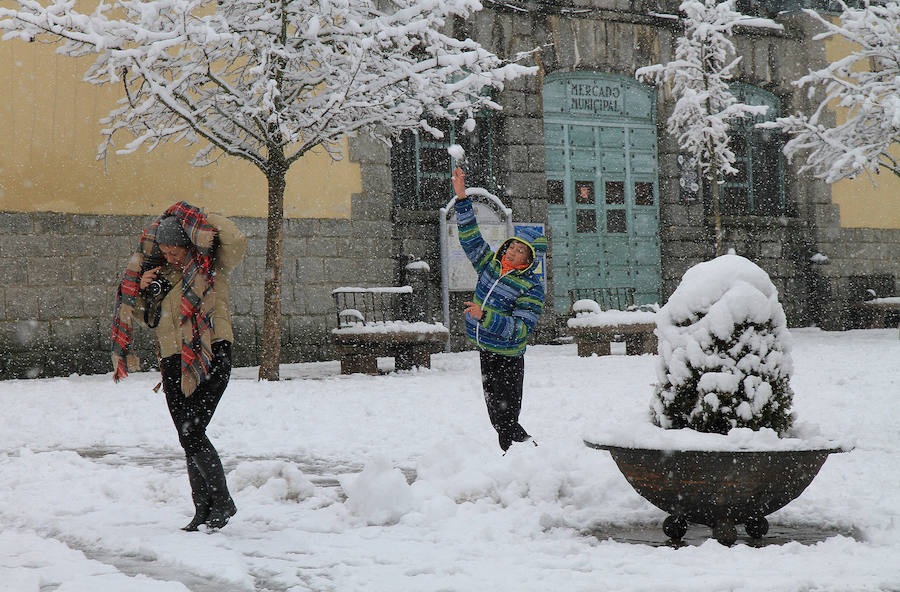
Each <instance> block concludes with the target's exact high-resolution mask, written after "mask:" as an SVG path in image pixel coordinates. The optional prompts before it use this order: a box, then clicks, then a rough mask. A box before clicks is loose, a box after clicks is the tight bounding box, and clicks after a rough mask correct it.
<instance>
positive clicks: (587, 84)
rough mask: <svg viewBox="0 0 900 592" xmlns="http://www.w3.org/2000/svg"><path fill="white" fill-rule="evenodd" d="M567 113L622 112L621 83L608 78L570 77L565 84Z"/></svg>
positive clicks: (595, 113) (622, 94) (596, 113)
mask: <svg viewBox="0 0 900 592" xmlns="http://www.w3.org/2000/svg"><path fill="white" fill-rule="evenodd" d="M566 103H567V106H568V109H567V111H568V112H569V113H581V114H585V115H599V114H601V113H606V114H619V115H621V114H622V111H623V109H624V93H623V91H622V85H621V84H618V83H615V82H611V81H608V80H590V79H584V78H582V79H572V80H569V81H568V85H567V86H566Z"/></svg>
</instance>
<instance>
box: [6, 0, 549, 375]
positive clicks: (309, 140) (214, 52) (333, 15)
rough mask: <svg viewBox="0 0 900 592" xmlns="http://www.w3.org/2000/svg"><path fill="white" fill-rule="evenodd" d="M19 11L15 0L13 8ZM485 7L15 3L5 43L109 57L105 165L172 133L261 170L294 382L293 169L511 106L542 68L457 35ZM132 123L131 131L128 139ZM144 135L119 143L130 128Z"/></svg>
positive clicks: (441, 1) (466, 1) (288, 0)
mask: <svg viewBox="0 0 900 592" xmlns="http://www.w3.org/2000/svg"><path fill="white" fill-rule="evenodd" d="M6 5H7V6H9V3H6ZM480 8H481V4H480V3H479V2H477V1H476V0H390V1H385V2H379V1H376V0H274V1H242V0H218V1H217V0H112V1H111V2H105V1H104V0H101V1H100V3H99V4H98V5H97V7H96V9H94V10H93V11H92V12H89V13H82V12H79V11H78V10H77V9H76V3H75V1H74V0H52V2H50V3H48V4H46V5H45V4H41V3H40V2H38V1H37V0H15V6H14V7H12V8H4V7H0V31H3V39H4V40H8V39H22V40H26V41H42V42H50V43H57V44H59V48H58V50H57V51H58V52H59V53H62V54H65V55H68V56H84V55H89V54H96V55H97V58H96V60H95V61H94V63H93V64H92V65H91V66H90V67H89V68H88V69H87V71H86V73H85V76H84V79H85V80H86V81H87V82H90V83H93V84H97V85H102V84H112V85H117V86H119V87H120V88H121V92H122V97H121V99H120V100H119V104H118V106H117V107H116V108H114V109H113V110H112V111H111V112H110V113H109V116H108V117H107V118H106V119H104V120H103V121H102V122H101V123H102V124H103V125H104V126H105V127H103V129H102V131H101V133H102V136H103V141H102V143H101V144H100V147H99V153H98V158H106V157H107V156H108V154H109V153H110V152H114V153H116V154H130V153H132V152H134V151H136V150H138V149H139V148H145V149H148V150H150V149H154V148H156V147H158V146H159V145H161V144H164V143H166V142H184V143H185V144H188V145H191V144H198V145H199V147H198V150H197V152H196V154H195V155H194V158H193V160H192V164H194V165H197V166H203V165H208V164H210V163H212V162H215V161H216V160H218V159H219V158H222V157H223V156H228V157H237V158H241V159H244V160H246V161H249V162H251V163H252V164H254V165H255V166H256V167H257V168H258V169H259V170H260V171H262V173H263V175H265V178H266V181H267V183H268V228H267V239H266V276H265V277H266V280H265V287H264V320H263V334H262V354H261V361H262V363H261V365H260V370H259V377H260V379H264V380H278V378H279V367H278V365H279V358H280V355H281V281H282V279H281V278H282V235H283V218H284V190H285V175H286V173H287V171H288V169H289V168H290V167H291V165H293V164H294V163H295V162H297V160H299V159H300V158H302V157H303V155H304V154H306V153H307V152H309V151H310V150H312V149H313V148H316V147H321V148H323V149H325V150H327V151H328V153H329V154H330V155H331V156H332V157H333V158H336V159H337V158H340V157H341V156H342V154H341V140H342V139H343V138H344V137H347V136H353V135H356V134H368V135H370V136H372V137H375V138H377V139H380V140H382V141H386V142H387V141H389V137H390V135H392V134H396V133H399V132H400V131H402V130H404V129H411V128H416V127H420V128H425V129H428V126H427V124H426V123H425V114H426V113H427V115H428V116H431V117H438V118H452V119H457V118H459V117H466V116H468V118H469V120H470V121H472V122H473V123H474V113H475V111H477V110H479V109H482V108H491V109H499V108H500V107H499V105H497V104H496V103H494V102H493V101H492V100H491V99H490V97H489V96H488V94H487V93H484V92H483V91H484V90H485V89H486V88H490V87H494V88H502V85H503V83H504V82H505V81H507V80H510V79H512V78H515V77H517V76H521V75H523V74H528V73H531V72H532V71H533V69H531V68H527V67H525V66H522V65H519V64H516V63H508V62H504V61H503V60H501V59H500V58H498V57H497V56H496V55H494V54H492V53H490V52H488V51H486V50H485V49H484V48H482V47H481V46H480V45H479V44H478V43H476V42H474V41H472V40H471V39H466V40H458V39H454V38H453V37H451V36H448V35H447V34H446V33H445V31H446V29H447V27H448V22H449V20H450V19H452V18H454V17H455V16H458V17H462V18H465V17H467V16H469V15H470V14H471V13H472V12H473V11H476V10H478V9H480ZM119 132H121V134H120V133H119ZM123 135H124V136H125V137H126V138H128V139H129V140H130V141H128V142H127V143H123V144H121V146H120V145H119V144H118V141H119V140H120V138H122V136H123Z"/></svg>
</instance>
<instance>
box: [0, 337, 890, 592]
mask: <svg viewBox="0 0 900 592" xmlns="http://www.w3.org/2000/svg"><path fill="white" fill-rule="evenodd" d="M792 334H793V336H794V338H795V344H794V368H795V374H794V378H793V382H792V384H793V387H794V390H795V392H796V395H795V400H794V402H795V410H796V412H797V414H798V416H799V419H800V420H801V421H803V422H806V423H807V424H812V425H817V426H818V427H819V429H820V431H821V433H822V434H823V435H826V436H828V437H832V438H835V439H838V440H841V441H845V442H846V441H850V442H852V443H853V444H854V445H855V449H854V450H853V451H852V452H849V453H845V454H836V455H832V456H830V457H829V459H828V460H827V462H826V463H825V465H824V467H823V468H822V470H821V472H820V473H819V475H818V476H817V477H816V479H815V480H814V481H813V483H812V485H811V486H810V487H809V488H808V489H807V490H806V491H805V492H804V493H803V494H802V495H801V496H800V497H799V498H798V499H796V500H795V501H793V502H791V503H790V504H788V505H787V506H786V507H785V508H783V509H782V510H779V511H778V512H776V513H775V514H772V515H771V516H769V519H770V522H772V524H773V529H775V528H783V529H788V531H790V529H796V530H803V531H805V532H812V533H821V536H819V537H818V538H817V539H816V537H813V540H814V542H813V543H812V544H801V543H800V542H791V541H788V542H782V543H781V544H768V545H764V546H761V547H756V546H751V545H748V544H747V541H746V539H744V538H741V540H739V542H738V544H737V545H735V546H733V547H731V548H728V547H724V546H722V545H720V544H718V543H717V542H715V541H714V540H702V538H700V539H697V540H695V543H696V544H691V545H687V546H684V547H681V548H677V549H676V548H673V547H670V546H665V545H655V544H642V543H640V542H624V541H623V540H622V537H621V536H614V535H615V533H622V532H628V531H629V530H630V529H631V530H634V531H635V532H642V531H657V530H658V528H659V524H660V523H661V521H662V519H663V518H664V514H663V513H662V512H661V511H660V510H658V509H656V508H654V507H653V506H652V505H650V504H649V503H648V502H646V501H644V500H643V499H642V498H641V497H639V496H638V495H637V494H636V493H634V491H633V490H632V489H631V487H630V486H629V485H628V484H627V483H626V481H625V479H624V478H623V477H622V475H621V474H620V473H619V471H618V469H617V468H616V466H615V464H614V463H613V462H612V461H611V459H610V457H609V455H608V453H606V452H603V451H598V450H593V449H589V448H587V447H585V446H584V445H583V443H582V436H583V435H585V434H587V433H590V432H595V431H604V430H607V431H609V430H612V429H613V428H616V429H619V430H621V428H622V427H623V426H625V427H626V428H627V426H629V425H634V426H635V429H638V428H639V427H641V426H643V425H645V424H646V422H647V421H648V419H647V410H648V405H649V401H650V395H651V388H650V384H651V383H652V382H653V380H654V361H655V357H654V356H639V357H637V356H631V357H629V356H624V355H613V356H609V357H603V358H578V357H577V356H576V354H575V347H574V346H573V345H565V346H541V347H531V348H529V350H528V353H527V358H526V360H527V361H526V377H525V403H524V410H523V413H522V423H523V425H524V426H525V427H526V429H528V430H529V432H530V433H532V434H533V435H534V437H535V438H536V439H537V441H538V442H539V443H540V446H539V447H537V448H535V447H532V446H521V445H519V446H514V447H513V449H511V451H510V453H509V454H508V455H507V456H505V457H503V456H501V455H500V451H499V448H498V447H497V444H496V437H495V435H494V433H493V430H492V429H491V427H490V425H489V424H488V420H487V414H486V412H485V410H484V403H483V402H482V399H481V385H480V380H479V373H478V368H477V365H478V362H477V357H476V355H475V354H474V353H472V352H467V353H457V354H441V355H437V356H435V357H434V358H433V368H432V369H431V370H418V371H413V372H401V373H391V374H386V375H383V376H378V377H369V376H360V375H354V376H341V375H339V372H338V364H337V362H328V363H318V364H298V365H292V366H285V367H284V368H283V369H282V376H283V378H286V379H285V380H282V381H281V382H279V383H260V382H257V381H256V380H255V378H254V377H255V370H254V369H252V368H241V369H237V370H236V372H235V377H234V378H233V380H232V383H231V385H230V386H229V388H228V390H227V391H226V393H225V397H224V399H223V401H222V404H221V405H220V407H219V410H218V412H217V414H216V416H215V418H214V419H213V422H212V425H211V428H210V435H211V438H212V440H213V441H214V442H215V444H216V445H217V447H218V449H219V451H220V453H221V455H222V458H223V460H224V461H225V465H226V470H227V471H228V479H229V484H230V486H231V489H232V493H233V495H234V497H235V500H236V502H237V505H238V514H237V515H236V516H235V517H234V518H233V519H232V522H231V524H229V525H228V526H227V527H226V528H224V529H222V530H221V531H218V532H199V533H186V532H182V531H181V530H180V529H179V527H181V526H182V525H184V524H185V523H187V522H188V520H189V519H190V517H191V516H192V514H193V510H192V508H191V505H190V498H189V490H188V482H187V478H186V476H185V470H184V461H183V457H182V455H181V451H180V448H179V447H178V443H177V440H176V437H175V432H174V428H173V427H172V425H171V423H170V419H169V417H168V414H167V411H166V407H165V402H164V400H163V398H162V395H161V394H156V393H154V392H153V391H152V390H151V389H152V387H153V385H154V384H155V383H156V382H157V379H158V377H157V375H156V374H153V373H149V374H136V375H132V376H131V377H130V378H129V379H128V380H126V381H125V382H123V383H120V384H118V385H115V384H113V382H112V380H111V378H110V376H109V375H103V376H72V377H70V378H58V379H43V380H22V381H6V382H0V408H2V409H3V413H2V421H0V590H4V591H15V592H39V591H57V592H98V591H101V592H106V591H113V592H159V591H172V592H174V591H179V590H180V591H184V590H191V591H194V592H205V591H216V592H229V591H245V590H273V591H274V590H277V591H291V592H298V591H306V590H315V591H326V590H327V591H335V592H356V591H367V592H406V591H409V592H429V591H435V592H437V591H460V592H476V591H478V592H481V591H495V590H496V591H509V590H515V591H516V592H528V591H534V592H550V591H566V592H571V591H598V590H616V591H626V592H627V591H645V590H666V591H681V590H684V591H688V590H690V591H696V590H703V591H705V592H708V591H717V590H729V591H731V590H760V591H766V592H772V591H797V592H799V591H811V590H815V591H817V592H820V591H825V590H834V591H839V592H847V591H862V590H884V591H888V590H894V591H896V590H900V568H898V560H897V558H898V557H900V520H898V508H900V470H898V469H900V450H898V447H900V422H898V420H897V418H898V416H900V397H898V394H900V383H898V378H897V376H898V372H897V360H898V359H900V340H898V335H897V331H896V330H887V329H885V330H870V331H850V332H842V333H829V332H823V331H820V330H817V329H800V330H794V331H792ZM383 362H385V366H389V365H390V362H389V361H387V360H385V361H383ZM698 528H700V530H699V531H698V532H699V533H701V535H700V536H706V535H707V534H708V529H705V527H698ZM739 532H741V534H742V535H743V533H742V531H741V530H740V529H739ZM840 533H846V534H840ZM851 535H852V536H851ZM610 537H612V538H610ZM638 538H639V537H638ZM788 538H790V537H788ZM806 542H808V541H806Z"/></svg>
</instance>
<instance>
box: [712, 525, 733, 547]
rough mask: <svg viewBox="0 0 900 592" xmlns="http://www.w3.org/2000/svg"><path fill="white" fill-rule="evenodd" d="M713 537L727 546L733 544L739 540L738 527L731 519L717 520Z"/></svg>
mask: <svg viewBox="0 0 900 592" xmlns="http://www.w3.org/2000/svg"><path fill="white" fill-rule="evenodd" d="M712 534H713V538H715V539H716V540H717V541H719V542H720V543H722V544H723V545H726V546H731V545H733V544H734V542H735V541H736V540H737V529H736V528H735V527H734V523H733V522H731V521H729V520H720V521H719V522H716V524H715V525H714V526H713V529H712Z"/></svg>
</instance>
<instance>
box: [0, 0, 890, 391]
mask: <svg viewBox="0 0 900 592" xmlns="http://www.w3.org/2000/svg"><path fill="white" fill-rule="evenodd" d="M753 11H756V12H758V13H765V8H764V7H763V5H753V6H750V7H745V12H753ZM677 14H678V2H677V1H675V0H659V1H658V2H657V1H642V0H632V1H628V0H609V1H602V0H571V1H569V2H537V1H532V0H528V1H514V0H508V1H504V2H485V9H484V10H482V11H480V12H478V13H476V14H475V15H474V16H473V17H472V18H471V19H469V20H467V21H462V20H460V21H457V22H455V23H453V24H452V25H451V26H453V27H454V28H455V34H457V35H459V36H469V37H472V38H473V39H475V40H477V41H479V42H480V43H481V44H482V45H484V46H485V47H487V48H488V49H489V50H491V51H493V52H495V53H497V54H499V55H501V56H511V55H515V54H516V53H517V52H521V51H533V50H535V49H536V48H537V50H538V51H536V52H535V53H534V54H533V58H532V59H533V60H534V63H536V64H537V65H538V66H539V73H538V75H537V76H535V77H528V78H522V79H519V80H517V81H515V82H514V83H512V84H509V85H508V86H507V87H506V88H505V89H504V90H503V91H502V92H500V93H498V94H497V96H496V100H497V102H498V103H499V104H500V105H502V107H503V110H502V111H501V112H500V113H497V114H494V115H492V116H490V117H486V118H485V120H484V121H482V122H481V124H480V125H479V126H478V128H479V129H480V130H483V131H481V132H479V133H480V134H481V136H479V137H477V138H466V137H464V134H460V135H459V141H460V142H461V143H467V144H466V146H467V153H468V154H469V155H470V159H471V160H472V162H471V163H470V164H469V166H471V167H472V172H471V174H470V180H472V181H476V182H479V183H480V184H481V185H482V186H485V187H486V188H488V190H489V191H490V192H492V193H494V194H495V195H497V196H499V197H500V198H501V199H502V200H503V201H504V202H505V203H506V205H507V206H508V207H510V208H512V211H513V218H514V220H516V221H525V222H534V223H541V224H544V225H545V228H546V230H547V233H548V235H549V238H550V255H549V257H548V260H547V269H546V271H547V274H548V277H547V281H548V285H547V288H548V299H547V309H546V313H545V315H544V316H543V317H542V319H541V322H540V323H539V325H538V328H537V330H536V333H535V336H534V340H535V341H536V342H542V343H551V342H554V340H555V339H556V338H557V337H558V336H559V335H560V331H561V327H562V326H563V325H564V321H565V318H566V317H567V315H568V312H569V311H568V309H567V306H566V302H567V298H568V295H567V290H568V289H571V288H576V287H584V286H588V285H596V286H598V287H600V286H615V285H628V284H629V283H632V284H633V285H638V287H639V290H638V292H639V294H641V295H642V296H641V298H642V300H644V301H648V302H654V301H655V302H660V303H663V302H665V299H666V297H667V296H668V295H669V294H671V293H672V291H673V290H674V289H675V287H676V286H677V284H678V282H679V280H680V278H681V275H682V274H683V273H684V271H685V270H686V269H688V268H689V267H690V266H692V265H694V264H695V263H698V262H700V261H703V260H705V259H708V258H710V257H712V256H713V255H714V243H713V238H712V235H713V233H712V223H713V222H712V217H711V216H710V214H709V211H708V204H705V201H706V200H704V199H703V190H702V183H701V184H699V185H700V187H699V188H695V187H693V186H691V185H690V183H689V182H688V183H685V180H686V179H688V181H689V177H690V168H689V167H685V166H684V164H683V158H680V157H681V156H682V155H680V154H679V150H678V147H677V145H676V143H675V141H674V139H673V138H671V137H670V136H669V135H668V134H667V132H666V130H665V121H666V118H667V117H668V115H669V113H670V112H671V109H672V105H673V100H672V97H671V96H669V95H668V94H667V92H666V91H665V89H661V90H657V89H654V88H652V87H648V86H646V85H642V84H640V83H638V82H637V81H636V80H634V72H635V70H636V69H637V68H639V67H641V66H646V65H650V64H654V63H660V62H665V61H667V60H669V59H670V58H671V57H672V54H673V51H674V43H675V39H676V38H677V36H678V34H679V33H680V31H679V29H678V27H679V25H678V19H677V18H676V15H677ZM764 15H765V16H772V15H768V14H764ZM773 18H776V20H777V21H778V22H779V23H781V24H782V25H783V26H784V30H783V31H777V30H773V29H756V28H754V29H738V30H737V31H736V36H735V43H736V45H737V48H738V51H739V53H740V55H741V56H742V57H743V60H742V62H741V65H740V74H739V77H738V79H737V83H738V84H739V85H740V89H741V92H742V93H745V95H746V97H747V98H749V100H757V101H768V102H769V103H771V104H773V105H775V106H776V107H777V108H778V109H779V110H780V112H781V113H786V112H792V111H795V110H803V111H805V110H807V108H808V107H809V105H807V104H806V96H805V92H798V91H797V90H796V89H795V88H794V87H793V86H792V85H791V82H792V81H793V80H795V79H797V78H799V77H800V76H801V75H802V74H804V73H806V72H807V70H808V69H809V68H815V67H817V65H818V64H821V63H822V62H823V60H824V54H823V52H822V48H821V47H820V46H819V45H817V44H815V43H812V42H811V41H810V39H811V37H812V34H813V26H812V22H811V20H810V19H809V18H807V17H805V16H803V15H802V14H800V13H796V12H795V13H782V14H778V15H774V17H773ZM588 99H589V100H588ZM595 99H596V100H595ZM448 125H449V128H450V129H449V130H448V131H450V135H449V136H448V137H447V139H445V143H449V142H450V141H451V139H452V138H454V137H455V136H454V134H455V133H456V131H458V130H456V129H455V128H454V127H453V125H452V124H448ZM736 133H737V134H738V135H740V134H744V135H743V136H741V140H740V141H741V142H743V144H742V145H743V146H744V151H743V152H741V154H742V155H743V157H745V174H744V178H743V179H742V180H739V182H735V183H734V184H733V185H732V186H730V187H729V189H728V191H729V193H727V200H730V201H727V203H726V204H725V206H726V207H725V215H724V216H723V219H722V225H723V229H724V233H725V237H724V241H725V245H726V246H727V247H731V248H734V249H735V250H736V252H737V253H738V254H740V255H743V256H745V257H747V258H749V259H751V260H753V261H754V262H756V263H757V264H759V265H760V266H761V267H763V268H764V269H765V270H766V271H767V272H768V273H769V274H770V276H771V277H772V279H773V281H774V283H775V284H776V286H777V287H778V289H779V291H780V294H781V300H782V302H783V304H784V306H785V309H786V312H787V315H788V319H789V322H790V323H791V324H792V325H793V326H806V325H810V324H816V325H819V326H822V327H824V328H826V329H840V328H848V327H852V326H857V325H859V324H860V323H861V320H860V319H859V318H857V317H856V316H854V313H853V308H852V306H850V305H851V304H852V303H853V302H854V301H856V300H858V299H860V298H861V297H862V296H861V292H864V291H865V290H866V289H867V288H873V287H875V286H877V289H878V291H879V292H880V293H879V295H880V296H881V295H893V294H895V293H896V291H897V288H898V286H897V279H896V277H895V272H894V270H895V269H896V268H897V264H898V261H900V249H898V246H900V229H892V228H843V227H842V226H841V221H840V211H839V208H838V206H837V205H835V204H834V203H833V202H832V198H831V191H832V189H831V187H830V186H828V185H826V184H825V183H823V182H821V181H817V180H814V179H811V178H808V177H804V176H801V175H798V174H797V172H796V167H795V166H792V165H791V164H790V163H786V162H783V161H780V160H778V157H777V155H776V156H775V157H773V156H772V155H773V154H774V153H775V149H777V148H778V144H777V142H774V141H773V140H772V138H769V137H766V138H760V137H757V136H754V135H753V132H752V131H751V130H747V129H744V130H742V131H741V130H738V131H737V132H736ZM429 151H430V152H429ZM442 151H443V152H442ZM349 158H350V159H351V160H352V161H354V162H358V163H359V164H360V171H361V176H362V191H361V193H359V194H356V195H353V203H352V213H351V216H350V218H349V219H291V220H287V221H286V224H285V241H284V254H285V262H284V292H283V305H282V308H283V314H284V317H285V319H284V323H283V352H282V353H283V361H284V362H293V361H300V360H321V359H328V358H330V357H332V350H331V347H330V343H329V338H328V332H329V330H330V328H331V327H333V326H334V324H335V320H334V310H333V305H332V300H331V290H332V289H334V288H336V287H338V286H345V285H364V286H365V285H396V284H402V283H407V282H408V281H409V278H407V277H406V272H405V264H406V263H407V262H408V261H410V260H411V259H412V258H420V259H423V260H425V261H426V262H428V264H429V268H430V271H429V272H428V278H427V280H428V282H427V283H428V285H430V289H429V290H428V292H427V296H428V298H429V301H430V302H432V303H433V304H435V305H436V303H439V302H440V298H441V295H440V287H439V286H440V266H441V262H440V256H439V225H438V214H437V208H439V207H440V206H442V205H444V204H445V203H446V202H447V201H448V200H449V198H450V197H451V196H452V192H451V190H450V182H449V176H450V170H451V167H452V165H453V164H454V163H453V162H452V161H451V160H450V158H449V156H447V155H446V146H444V145H441V143H440V142H438V143H437V144H429V143H428V142H427V141H426V140H425V139H423V138H422V137H419V138H417V137H414V136H410V135H406V136H404V138H402V139H401V140H400V141H398V142H395V145H394V147H393V148H390V147H386V146H383V145H381V144H379V143H376V142H371V141H368V140H365V139H355V140H353V141H351V144H350V154H349ZM772 158H775V160H772ZM766 159H768V160H766ZM754 172H755V173H756V181H754V180H753V178H752V177H753V173H754ZM763 173H765V174H763ZM695 189H696V191H695ZM0 210H2V208H0ZM150 220H151V218H148V217H134V216H106V215H104V216H99V215H84V214H67V213H48V212H26V213H23V212H2V211H0V278H2V283H0V378H18V377H36V376H52V375H67V374H69V373H72V372H79V373H100V372H109V371H110V365H109V355H108V354H109V344H108V335H109V322H110V319H111V314H112V306H113V301H114V296H115V288H116V284H117V277H118V276H119V274H120V273H121V270H122V269H123V268H124V265H125V262H126V260H127V258H128V256H129V254H130V252H131V250H132V249H133V248H134V246H135V244H136V240H137V237H138V235H139V232H140V229H141V228H142V227H143V226H144V225H146V224H148V223H149V221H150ZM236 222H237V223H238V226H239V227H240V228H241V229H242V230H243V231H244V232H245V233H246V234H247V235H248V236H249V238H250V244H249V248H248V252H247V256H246V258H245V260H244V262H243V263H242V264H241V265H240V266H239V268H238V269H236V270H235V272H234V276H233V280H232V286H233V288H232V290H233V296H232V299H233V303H234V304H233V307H234V311H233V312H234V317H235V318H234V324H235V334H236V344H235V345H236V347H235V363H236V365H253V364H256V363H258V355H259V343H258V341H259V338H260V337H259V336H260V334H261V323H262V283H263V277H262V276H263V268H264V256H263V253H264V242H265V221H264V220H262V219H256V218H246V217H245V218H238V219H236ZM466 298H467V295H465V294H457V293H454V294H453V295H452V298H451V307H450V308H451V310H452V311H458V310H461V309H462V306H461V302H462V300H464V299H466ZM435 312H436V311H435ZM457 316H458V315H455V314H454V315H452V317H451V331H452V333H453V335H454V337H453V339H452V344H453V347H454V348H462V347H466V344H465V343H464V340H463V339H462V337H461V332H460V328H459V325H458V323H459V321H460V319H459V318H457ZM151 337H152V335H151V334H150V332H149V331H146V330H145V331H141V332H139V334H138V336H137V344H138V352H139V353H140V354H141V355H142V358H143V359H144V361H145V364H147V365H149V364H151V363H152V360H153V358H154V356H153V344H152V339H151Z"/></svg>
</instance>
